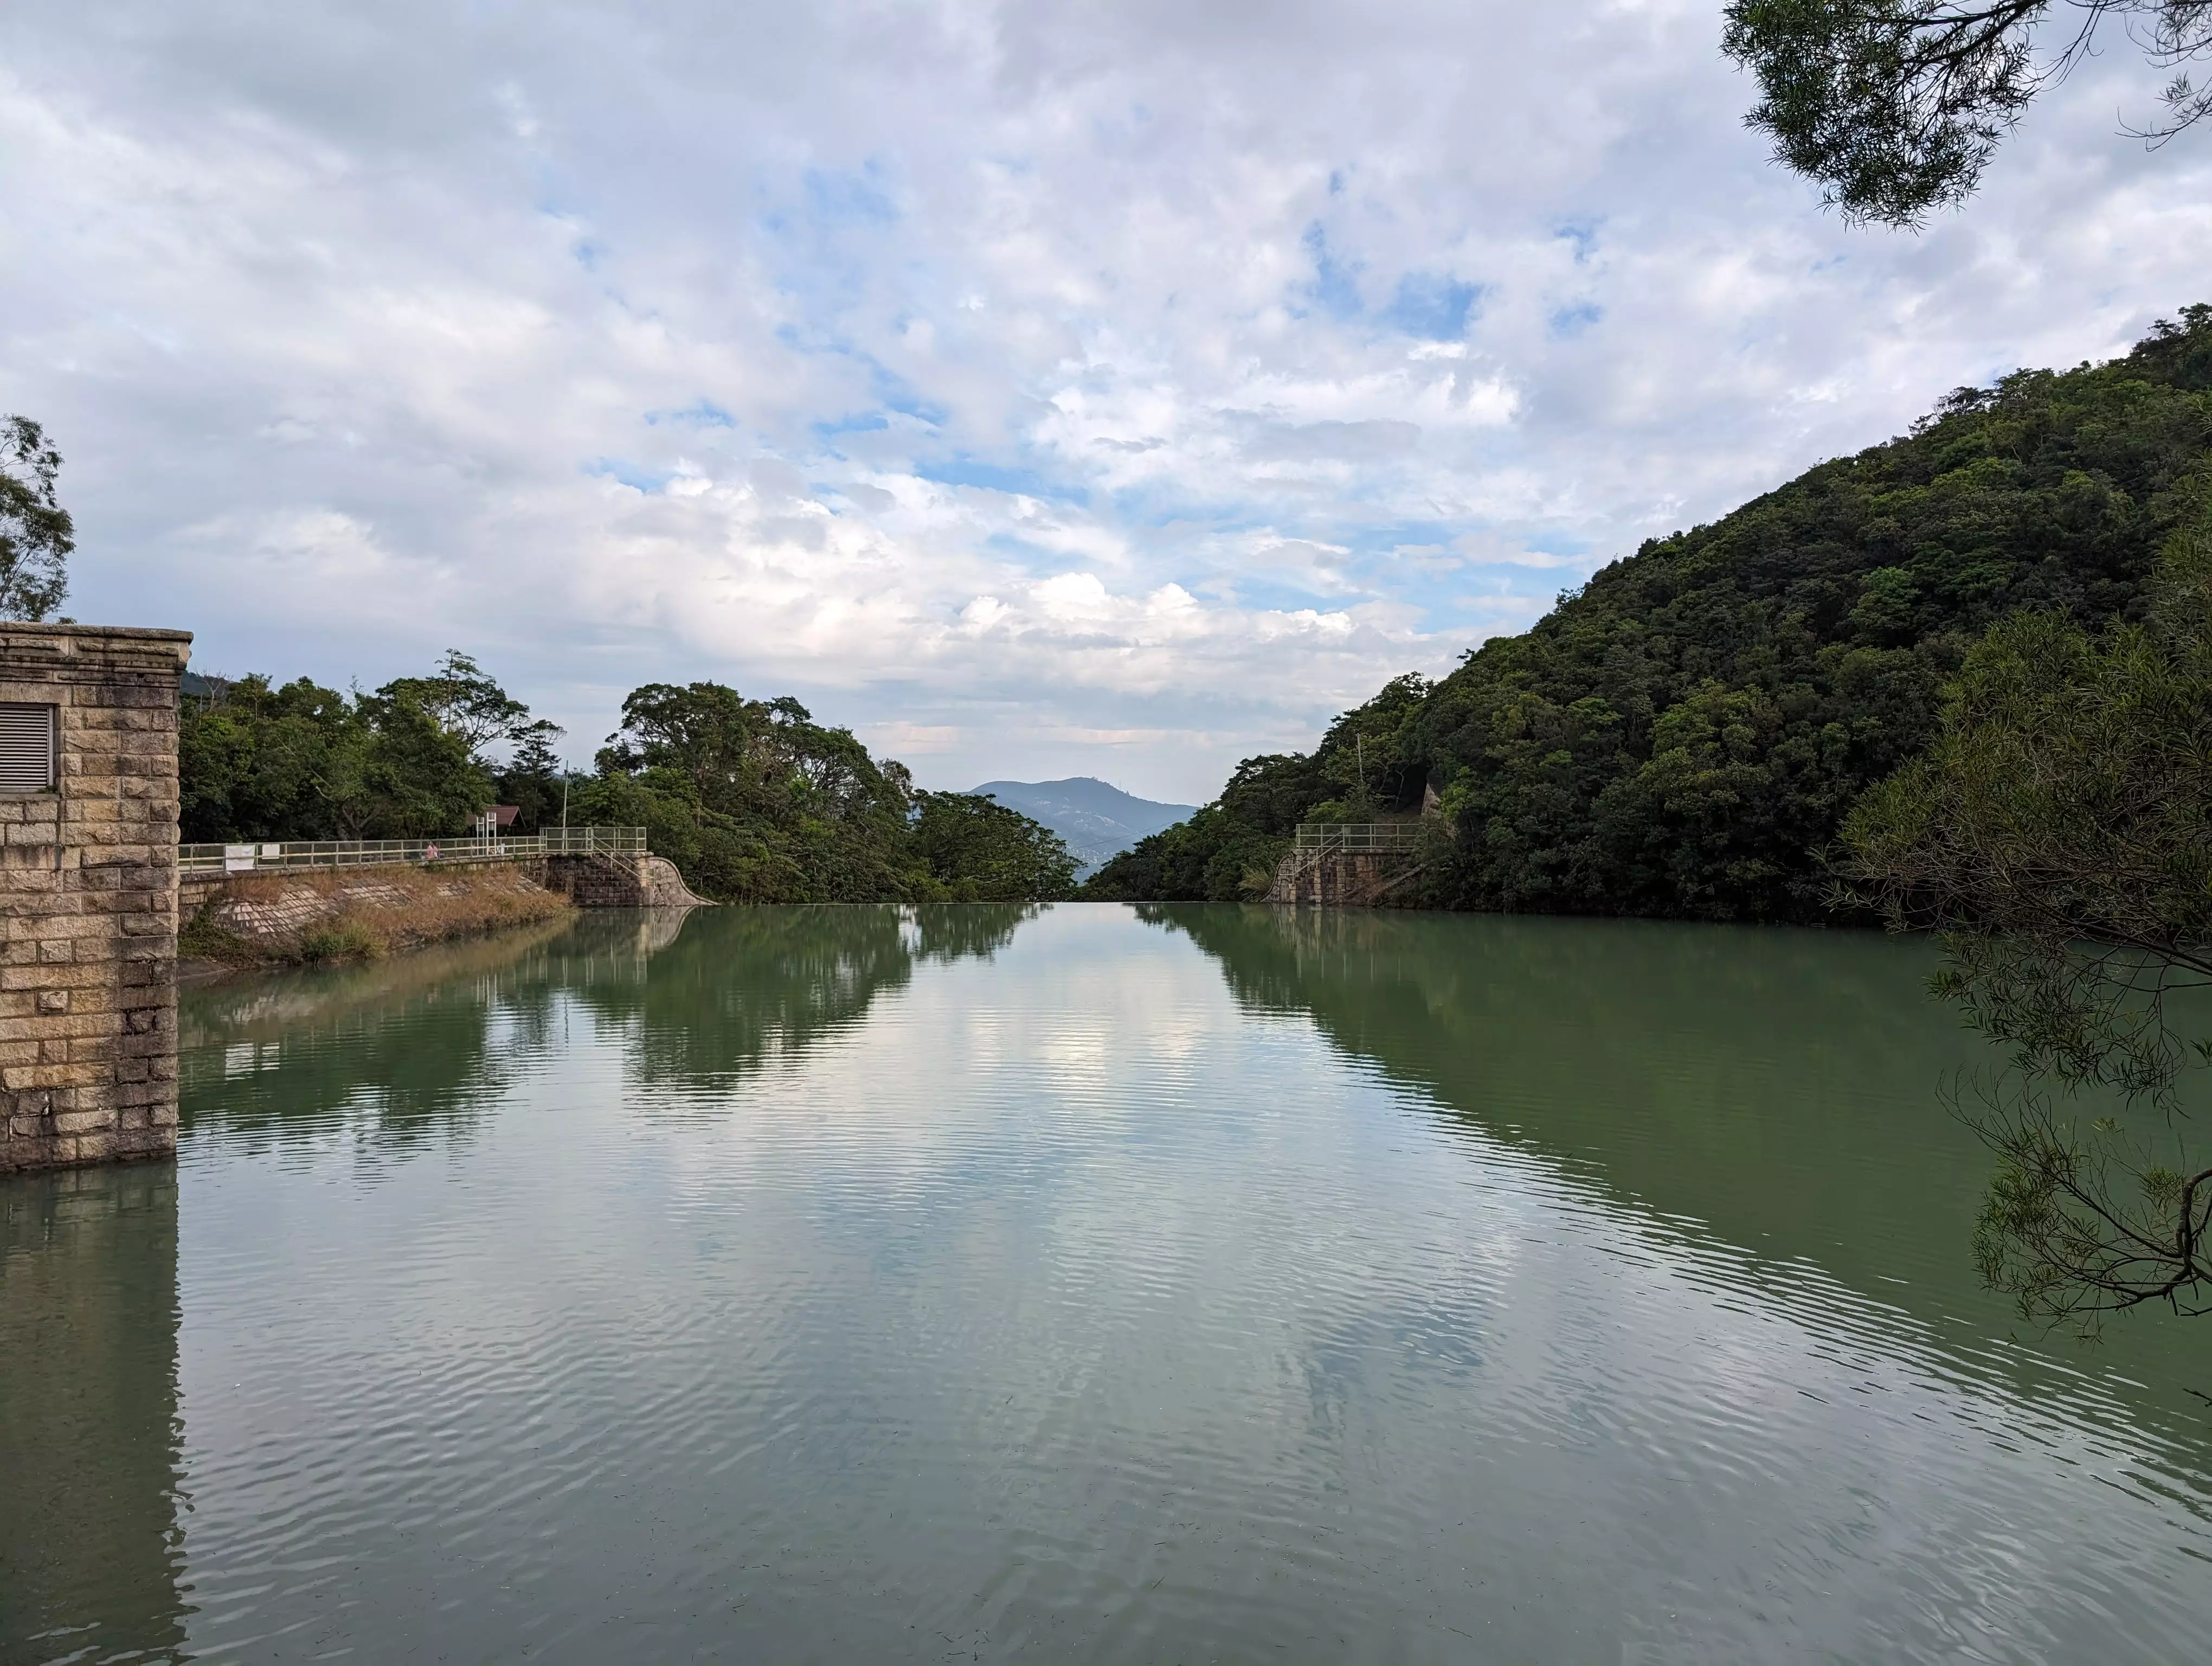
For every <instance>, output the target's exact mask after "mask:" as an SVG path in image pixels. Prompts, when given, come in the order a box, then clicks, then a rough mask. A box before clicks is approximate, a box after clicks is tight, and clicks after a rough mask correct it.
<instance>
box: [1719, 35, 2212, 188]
mask: <svg viewBox="0 0 2212 1666" xmlns="http://www.w3.org/2000/svg"><path fill="white" fill-rule="evenodd" d="M2054 13H2056V14H2057V15H2056V16H2055V17H2054V15H2053V14H2054ZM1727 17H1728V22H1727V26H1726V32H1725V33H1724V34H1723V48H1724V50H1725V51H1726V52H1728V54H1729V57H1730V58H1734V59H1735V61H1736V62H1737V63H1739V64H1742V65H1743V66H1744V67H1745V68H1747V69H1748V70H1752V71H1753V73H1754V74H1755V75H1756V76H1758V77H1759V92H1760V94H1761V97H1760V100H1759V104H1758V106H1756V107H1755V108H1754V109H1753V111H1752V112H1751V114H1750V115H1749V116H1748V117H1747V120H1748V121H1749V122H1750V124H1751V125H1753V127H1757V128H1760V129H1763V130H1764V131H1766V132H1767V133H1768V134H1770V135H1771V137H1773V140H1774V150H1775V155H1776V158H1777V159H1778V161H1782V162H1783V163H1784V164H1785V165H1787V166H1788V167H1791V168H1794V169H1795V170H1796V171H1797V172H1798V173H1802V174H1804V175H1806V176H1807V177H1808V178H1809V179H1815V180H1817V181H1819V182H1820V185H1822V186H1823V187H1824V188H1825V189H1826V194H1827V200H1828V202H1829V203H1831V204H1833V205H1835V206H1836V207H1838V208H1840V209H1841V210H1843V212H1844V215H1845V216H1848V217H1850V218H1851V219H1855V220H1879V221H1883V222H1887V223H1888V224H1891V225H1895V226H1915V225H1917V224H1919V223H1920V222H1921V221H1922V220H1923V219H1924V218H1925V217H1926V216H1927V214H1928V212H1929V210H1931V209H1934V208H1938V207H1942V206H1943V205H1946V204H1954V203H1957V202H1960V201H1961V200H1963V199H1964V198H1966V197H1967V196H1968V195H1969V194H1971V193H1972V191H1973V189H1974V186H1975V185H1976V184H1977V183H1978V181H1979V179H1981V175H1982V170H1983V168H1984V167H1986V166H1987V165H1988V163H1989V160H1990V156H1991V155H1992V154H1993V153H1994V152H1995V151H1996V146H1997V143H1998V142H1999V141H2000V140H2001V139H2002V137H2003V136H2004V134H2005V133H2006V132H2007V131H2009V130H2010V129H2011V128H2012V127H2013V125H2015V123H2017V122H2018V121H2019V119H2020V117H2021V112H2022V111H2024V110H2025V109H2026V108H2027V106H2028V105H2029V104H2030V103H2031V102H2032V101H2033V100H2034V98H2035V96H2036V94H2038V93H2039V92H2040V91H2041V90H2042V89H2043V88H2045V87H2046V86H2048V85H2049V84H2050V83H2051V82H2053V81H2054V80H2056V79H2057V78H2059V77H2060V76H2063V75H2064V74H2065V73H2066V71H2067V70H2069V69H2070V68H2071V67H2072V66H2073V64H2075V62H2076V61H2077V60H2078V59H2079V58H2081V57H2082V56H2083V55H2084V54H2086V53H2087V52H2089V51H2090V50H2091V49H2092V47H2093V46H2094V45H2095V44H2096V42H2097V41H2098V40H2099V39H2100V33H2102V34H2104V35H2111V34H2114V33H2120V32H2121V31H2122V30H2124V32H2125V34H2126V38H2127V40H2128V41H2129V43H2130V45H2131V46H2135V47H2137V48H2139V49H2140V50H2141V51H2142V52H2144V54H2145V55H2146V56H2147V57H2148V58H2149V59H2150V61H2151V62H2152V63H2153V64H2155V65H2157V66H2159V67H2160V68H2161V69H2164V70H2167V71H2169V72H2171V76H2172V79H2171V80H2169V81H2168V82H2167V83H2166V89H2165V91H2164V93H2163V94H2161V95H2160V101H2161V103H2162V105H2163V106H2164V114H2163V115H2162V116H2161V117H2160V119H2157V120H2156V121H2154V123H2152V124H2151V125H2149V126H2148V128H2146V129H2143V130H2140V131H2139V135H2138V136H2139V137H2144V138H2148V139H2150V140H2151V141H2153V142H2154V143H2157V142H2160V141H2162V140H2164V139H2166V138H2170V137H2172V136H2173V135H2174V134H2176V133H2178V132H2179V131H2181V130H2183V129H2184V128H2186V127H2190V126H2191V125H2195V124H2196V123H2197V122H2198V121H2201V120H2203V118H2204V117H2205V116H2206V115H2207V114H2208V113H2212V87H2200V86H2198V85H2197V84H2196V82H2194V81H2193V80H2192V78H2191V75H2190V70H2189V66H2190V65H2191V64H2192V63H2193V62H2195V61H2196V60H2197V59H2199V58H2205V57H2208V56H2212V0H2063V3H2059V4H2054V3H2053V0H1730V3H1729V8H1728V13H1727ZM2054 22H2056V23H2060V24H2061V25H2062V27H2060V28H2059V29H2057V30H2056V31H2053V32H2051V34H2050V35H2049V36H2048V38H2047V41H2046V40H2039V31H2044V30H2046V29H2048V28H2049V26H2050V25H2051V24H2052V23H2054ZM2106 23H2112V24H2116V25H2117V26H2118V27H2117V28H2114V29H2106V30H2102V31H2100V25H2104V24H2106ZM2039 47H2041V48H2043V49H2042V50H2039Z"/></svg>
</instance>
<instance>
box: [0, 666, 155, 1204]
mask: <svg viewBox="0 0 2212 1666" xmlns="http://www.w3.org/2000/svg"><path fill="white" fill-rule="evenodd" d="M190 652H191V635H190V633H188V632H185V631H180V630H140V629H120V628H115V627H108V626H98V625H76V624H52V625H49V624H25V623H14V622H6V623H0V708H8V709H9V714H10V716H11V721H20V722H21V723H25V724H27V723H29V722H31V721H33V720H36V721H48V720H46V718H45V717H44V716H43V715H42V714H43V713H46V712H50V713H51V722H52V733H53V739H54V745H53V769H52V773H51V776H50V778H49V779H48V780H46V781H45V782H43V783H41V784H38V785H35V786H33V785H28V784H27V783H26V781H24V780H22V779H19V778H17V777H18V776H20V775H21V769H20V768H18V769H17V775H12V776H10V777H9V780H8V781H6V782H5V783H4V785H5V788H6V790H0V1172H5V1171H7V1170H15V1169H34V1168H53V1167H64V1166H67V1165H69V1164H78V1163H98V1162H105V1161H108V1160H110V1159H113V1158H128V1157H159V1156H165V1155H167V1154H168V1153H169V1152H173V1151H174V1150H175V1149H176V1142H177V994H176V948H177V868H176V855H177V812H178V797H177V690H178V682H179V678H180V677H181V675H182V673H183V672H184V667H185V660H186V659H187V658H188V656H189V654H190ZM28 732H29V731H28V730H27V729H26V728H21V727H17V728H14V729H11V730H10V731H9V733H10V736H11V740H13V739H14V738H15V737H17V736H19V735H20V734H21V733H28ZM23 756H27V754H22V753H21V751H20V749H19V751H18V752H17V753H14V754H11V755H10V757H9V763H10V767H11V768H15V767H16V766H18V765H20V763H21V758H22V757H23Z"/></svg>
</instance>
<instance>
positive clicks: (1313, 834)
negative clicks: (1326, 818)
mask: <svg viewBox="0 0 2212 1666" xmlns="http://www.w3.org/2000/svg"><path fill="white" fill-rule="evenodd" d="M1293 842H1294V846H1295V848H1297V849H1299V850H1343V851H1351V852H1354V853H1358V852H1362V851H1382V850H1419V848H1421V824H1420V823H1419V822H1300V823H1299V824H1298V826H1297V833H1296V834H1295V835H1293Z"/></svg>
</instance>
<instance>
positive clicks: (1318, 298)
mask: <svg viewBox="0 0 2212 1666" xmlns="http://www.w3.org/2000/svg"><path fill="white" fill-rule="evenodd" d="M1304 242H1305V246H1306V252H1307V253H1308V254H1310V255H1311V256H1312V257H1313V263H1314V276H1313V282H1312V283H1309V284H1307V285H1306V286H1305V289H1306V294H1307V295H1310V296H1311V297H1312V298H1313V300H1314V301H1315V302H1316V304H1317V305H1318V306H1319V307H1321V309H1322V311H1323V312H1324V313H1328V315H1329V316H1330V317H1331V318H1333V319H1339V320H1342V319H1349V318H1357V317H1358V316H1359V311H1360V306H1361V302H1360V299H1359V276H1358V275H1359V264H1358V262H1357V261H1353V262H1352V263H1350V264H1346V263H1344V262H1342V261H1340V260H1339V259H1338V258H1336V255H1335V253H1334V251H1332V250H1331V249H1330V247H1329V246H1328V232H1327V231H1325V230H1323V229H1322V223H1321V222H1320V221H1318V220H1316V221H1315V222H1313V224H1311V225H1310V226H1308V227H1307V228H1306V234H1305V238H1304Z"/></svg>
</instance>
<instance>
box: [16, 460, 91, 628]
mask: <svg viewBox="0 0 2212 1666" xmlns="http://www.w3.org/2000/svg"><path fill="white" fill-rule="evenodd" d="M61 465H62V457H61V453H59V452H58V451H56V450H55V449H54V448H53V447H52V446H51V445H50V444H48V443H47V441H46V431H45V430H44V429H41V428H40V426H39V425H38V424H37V423H34V422H33V421H32V420H31V419H30V418H29V417H0V619H43V618H45V617H46V615H47V614H49V613H51V612H52V611H54V610H55V609H56V608H57V607H59V606H60V605H61V604H62V598H63V597H64V596H65V595H67V594H68V593H69V558H70V551H72V550H75V549H76V526H75V525H74V524H73V523H72V522H71V521H70V513H69V511H68V510H67V509H64V508H62V506H61V502H60V500H59V499H58V498H57V497H56V496H54V476H55V474H56V472H57V471H59V469H60V468H61Z"/></svg>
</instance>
